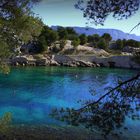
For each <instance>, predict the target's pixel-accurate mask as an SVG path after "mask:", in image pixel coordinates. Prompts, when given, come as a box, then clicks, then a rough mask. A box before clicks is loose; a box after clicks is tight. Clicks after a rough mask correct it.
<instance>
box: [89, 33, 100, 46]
mask: <svg viewBox="0 0 140 140" xmlns="http://www.w3.org/2000/svg"><path fill="white" fill-rule="evenodd" d="M87 38H88V43H91V45H93V46H94V47H97V43H98V42H99V40H100V39H101V37H100V36H99V35H98V34H94V35H89V36H88V37H87Z"/></svg>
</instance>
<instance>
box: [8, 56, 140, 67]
mask: <svg viewBox="0 0 140 140" xmlns="http://www.w3.org/2000/svg"><path fill="white" fill-rule="evenodd" d="M131 57H132V56H127V55H126V56H110V57H97V56H93V55H52V56H43V57H42V58H34V57H32V59H31V57H29V56H25V55H24V56H19V57H15V58H13V59H12V60H10V64H11V65H16V66H18V65H21V66H26V65H27V66H30V65H34V66H69V67H114V68H129V69H140V65H139V64H137V63H135V62H134V61H132V59H131Z"/></svg>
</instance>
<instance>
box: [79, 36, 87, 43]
mask: <svg viewBox="0 0 140 140" xmlns="http://www.w3.org/2000/svg"><path fill="white" fill-rule="evenodd" d="M79 39H80V45H84V44H86V43H87V36H86V35H85V34H81V35H80V36H79Z"/></svg>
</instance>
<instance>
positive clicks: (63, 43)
mask: <svg viewBox="0 0 140 140" xmlns="http://www.w3.org/2000/svg"><path fill="white" fill-rule="evenodd" d="M65 45H66V41H65V40H60V49H61V50H62V49H63V48H64V46H65Z"/></svg>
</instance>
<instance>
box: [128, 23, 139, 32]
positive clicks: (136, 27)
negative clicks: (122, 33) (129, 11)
mask: <svg viewBox="0 0 140 140" xmlns="http://www.w3.org/2000/svg"><path fill="white" fill-rule="evenodd" d="M138 26H140V22H139V23H138V24H137V25H136V26H134V27H133V28H132V30H131V31H130V32H129V34H130V33H131V32H132V31H133V30H134V29H135V28H137V27H138Z"/></svg>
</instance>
